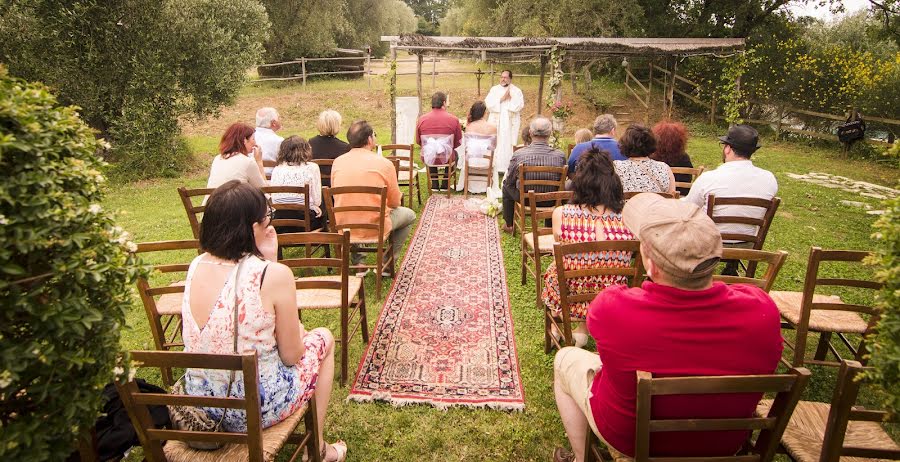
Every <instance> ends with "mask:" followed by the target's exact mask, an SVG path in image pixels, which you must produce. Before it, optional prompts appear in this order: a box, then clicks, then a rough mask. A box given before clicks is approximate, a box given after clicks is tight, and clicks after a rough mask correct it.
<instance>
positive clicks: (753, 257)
mask: <svg viewBox="0 0 900 462" xmlns="http://www.w3.org/2000/svg"><path fill="white" fill-rule="evenodd" d="M787 256H788V253H787V252H785V251H783V250H779V251H778V252H766V251H764V250H753V249H739V248H728V247H726V248H724V249H722V260H747V261H750V262H752V263H754V264H755V265H758V264H759V263H765V264H766V271H765V273H763V275H762V277H760V278H757V277H755V276H756V275H755V274H754V275H753V276H727V275H721V274H715V275H713V280H714V281H722V282H724V283H726V284H752V285H755V286H756V287H759V288H760V289H762V290H764V291H766V292H768V291H770V290H771V289H772V286H773V285H774V284H775V279H776V278H777V277H778V273H779V272H780V271H781V267H782V266H783V265H784V262H785V261H786V260H787ZM754 273H755V271H754Z"/></svg>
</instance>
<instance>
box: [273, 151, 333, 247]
mask: <svg viewBox="0 0 900 462" xmlns="http://www.w3.org/2000/svg"><path fill="white" fill-rule="evenodd" d="M310 159H312V148H310V146H309V143H307V142H306V140H305V139H303V138H301V137H299V136H296V135H294V136H291V137H288V138H287V139H286V140H284V141H282V142H281V148H280V149H279V151H278V165H276V166H275V168H274V169H273V170H272V179H271V180H270V181H269V184H270V185H271V186H306V185H309V211H310V212H311V214H310V217H309V221H310V229H308V230H306V231H311V230H313V229H319V228H322V227H323V226H324V225H325V217H324V216H323V215H322V177H321V176H320V174H319V166H318V165H316V164H314V163H312V162H310ZM303 201H304V198H303V196H302V195H300V194H291V193H274V194H272V202H274V203H276V204H297V205H303ZM275 218H281V219H285V218H293V219H299V220H302V219H304V218H305V217H304V216H303V212H301V211H300V210H276V211H275ZM278 232H288V233H289V232H295V231H293V230H281V229H279V230H278Z"/></svg>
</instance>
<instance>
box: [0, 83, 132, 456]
mask: <svg viewBox="0 0 900 462" xmlns="http://www.w3.org/2000/svg"><path fill="white" fill-rule="evenodd" d="M99 144H100V142H98V141H96V140H95V138H94V135H93V133H92V131H91V130H90V129H89V128H88V127H87V125H85V124H84V123H83V122H82V121H81V119H80V118H79V117H78V115H77V114H76V112H75V108H72V107H59V106H58V104H57V101H56V98H55V97H53V96H51V95H50V94H49V92H48V91H47V89H46V88H44V87H43V86H41V85H38V84H28V83H25V82H23V81H21V80H16V79H13V78H11V77H9V76H8V75H7V72H6V70H5V69H4V68H3V67H2V66H0V306H2V307H3V309H2V310H0V460H63V459H64V458H65V457H66V456H67V455H68V454H69V453H71V452H72V450H73V441H74V439H75V438H76V436H77V435H78V433H79V432H80V430H81V429H84V428H88V427H89V426H92V425H93V423H94V420H95V419H96V418H97V416H98V414H99V412H100V404H101V402H100V391H101V389H102V388H103V386H104V385H105V384H106V383H107V382H109V381H110V380H111V379H112V376H113V367H114V365H115V360H116V355H117V354H118V352H119V330H120V329H122V328H123V327H124V325H125V309H126V308H127V307H128V306H129V304H130V292H129V288H128V287H129V286H130V284H131V283H133V282H134V279H135V277H136V275H137V274H138V272H139V271H140V269H139V267H138V266H137V265H136V264H135V259H134V257H133V254H130V253H129V252H128V251H127V250H131V249H129V247H133V246H134V243H131V242H129V241H128V236H127V234H125V233H124V232H122V230H121V229H120V228H118V227H116V226H115V225H114V223H113V220H112V219H111V218H110V217H109V215H108V214H107V213H105V212H104V211H103V209H102V208H101V207H100V205H99V204H100V201H101V199H102V193H101V186H100V185H101V183H102V182H103V177H102V176H101V174H100V169H101V167H102V165H103V163H102V161H100V160H99V159H98V158H97V157H96V155H95V153H96V151H97V149H98V147H99Z"/></svg>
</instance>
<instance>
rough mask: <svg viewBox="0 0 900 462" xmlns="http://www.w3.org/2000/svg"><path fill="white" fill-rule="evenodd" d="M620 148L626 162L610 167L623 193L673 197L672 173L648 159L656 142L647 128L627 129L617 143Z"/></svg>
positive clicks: (654, 149)
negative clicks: (668, 195)
mask: <svg viewBox="0 0 900 462" xmlns="http://www.w3.org/2000/svg"><path fill="white" fill-rule="evenodd" d="M619 148H620V149H621V150H622V154H624V155H625V157H627V158H628V159H627V160H617V161H614V162H613V164H614V165H615V167H616V173H617V174H618V175H619V178H621V179H622V187H623V188H625V192H667V193H671V194H674V193H675V176H674V175H673V174H672V169H670V168H669V166H668V165H666V164H665V163H663V162H658V161H655V160H653V159H651V158H650V157H649V156H650V154H653V153H654V152H655V151H656V138H655V137H654V136H653V132H651V131H650V129H649V128H647V127H644V126H643V125H632V126H630V127H628V129H627V130H625V134H624V135H622V138H621V139H619Z"/></svg>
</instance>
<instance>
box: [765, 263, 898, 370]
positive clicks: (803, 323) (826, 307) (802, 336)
mask: <svg viewBox="0 0 900 462" xmlns="http://www.w3.org/2000/svg"><path fill="white" fill-rule="evenodd" d="M870 254H871V253H870V252H865V251H855V250H823V249H821V248H820V247H813V248H812V249H811V250H810V252H809V263H808V264H807V267H806V280H805V282H804V283H803V292H786V291H772V292H770V293H769V295H771V297H772V300H775V304H776V305H778V311H779V312H780V313H781V317H782V319H783V320H784V321H786V323H783V324H782V326H783V327H787V328H790V329H796V331H797V335H796V340H795V342H794V344H793V345H792V344H791V343H790V342H788V341H785V344H786V345H787V346H788V347H789V348H792V349H793V350H794V358H793V362H792V364H793V365H794V366H802V365H804V364H818V365H824V366H839V365H840V361H842V360H843V358H842V357H841V355H840V353H839V352H838V350H837V349H836V348H835V347H834V346H833V345H832V344H831V336H832V335H833V334H834V335H837V337H838V338H839V339H840V340H841V342H842V343H843V344H844V345H845V346H846V347H847V349H848V350H849V351H850V353H851V354H852V355H853V359H855V360H856V361H859V362H861V363H862V364H865V361H866V357H865V355H866V349H865V337H866V336H868V335H869V334H871V333H873V332H874V331H875V325H876V324H877V323H878V319H879V310H878V309H877V308H876V307H874V306H868V305H862V304H856V303H846V302H844V301H843V300H842V299H841V297H840V296H838V295H826V294H823V293H820V292H821V288H822V287H823V286H824V287H828V288H832V289H833V288H843V289H844V290H855V289H866V290H868V291H871V292H870V294H871V295H872V296H873V298H874V292H875V291H879V290H881V288H882V287H883V285H882V284H881V283H879V282H875V281H870V280H860V279H852V278H848V277H842V275H840V274H837V275H836V276H837V277H823V276H822V274H821V272H822V266H826V265H827V266H837V265H838V263H840V262H844V263H861V262H862V261H863V259H865V258H866V257H867V256H869V255H870ZM823 264H824V265H823ZM832 270H834V268H832ZM829 273H832V272H831V271H830V272H829ZM829 276H831V274H829ZM862 315H866V316H868V320H866V319H865V318H863V316H862ZM810 332H818V333H819V344H818V347H817V348H816V352H815V355H814V356H813V358H812V359H810V358H808V357H807V356H806V345H807V342H808V341H809V334H810ZM846 334H854V335H857V336H859V343H858V345H857V346H854V345H853V342H851V341H850V339H849V338H848V337H847V335H846ZM829 351H830V352H831V353H832V354H833V355H834V356H835V358H837V361H826V360H825V358H826V356H827V355H828V352H829Z"/></svg>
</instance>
